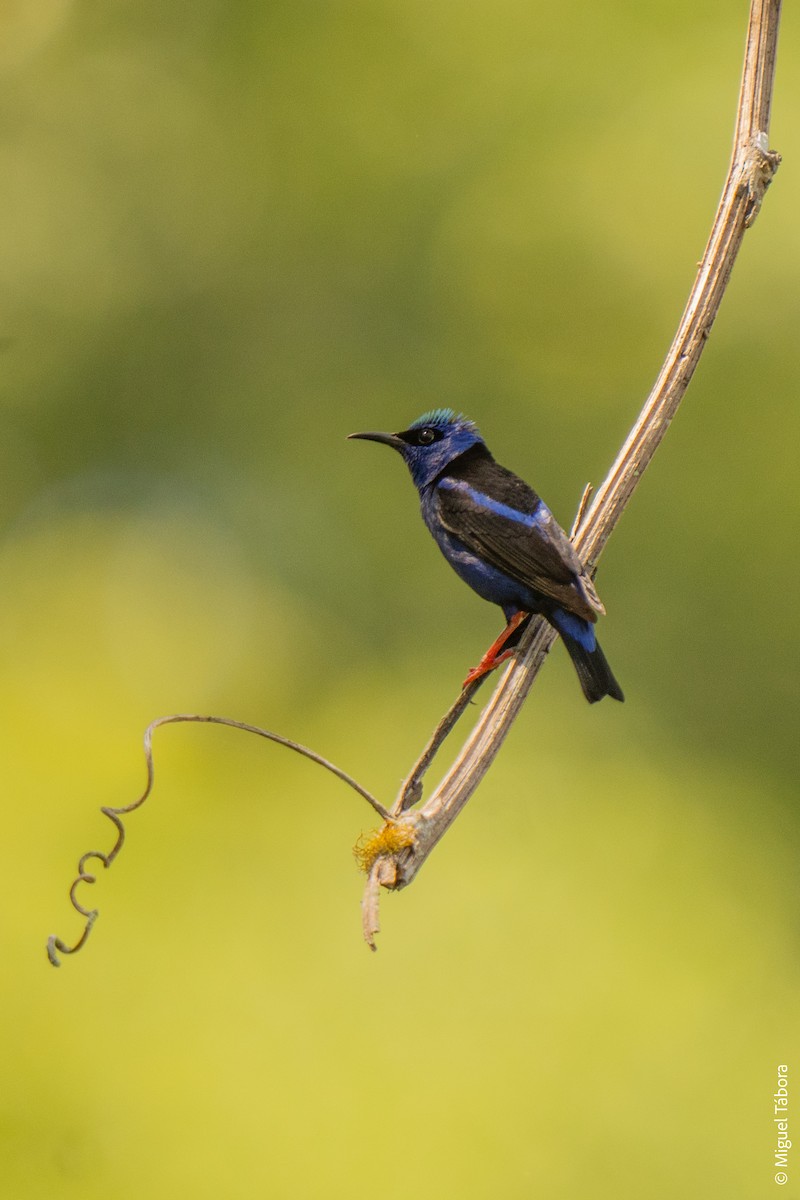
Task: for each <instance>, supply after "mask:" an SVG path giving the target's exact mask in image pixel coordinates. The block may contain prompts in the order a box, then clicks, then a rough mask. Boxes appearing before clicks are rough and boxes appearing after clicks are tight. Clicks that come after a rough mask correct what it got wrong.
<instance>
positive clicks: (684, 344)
mask: <svg viewBox="0 0 800 1200" xmlns="http://www.w3.org/2000/svg"><path fill="white" fill-rule="evenodd" d="M780 7H781V6H780V0H753V2H752V5H751V9H750V20H749V25H748V31H747V43H746V51H745V65H744V74H743V78H742V84H741V89H740V93H739V106H738V111H737V117H736V133H735V137H734V146H733V155H732V158H731V165H730V168H729V171H728V175H727V178H726V180H725V186H724V188H723V191H722V197H721V199H720V202H719V207H718V209H717V214H716V217H715V219H714V224H713V227H712V230H711V236H710V237H709V240H708V245H707V246H706V250H705V253H704V255H703V259H702V262H701V263H700V267H699V270H698V273H697V277H696V279H695V283H694V286H693V288H692V291H691V294H690V296H689V301H688V303H687V305H686V309H685V311H684V314H683V317H682V318H681V322H680V325H679V327H678V331H677V333H676V335H675V338H674V340H673V342H672V345H671V346H670V348H669V353H668V354H667V357H666V359H665V362H664V365H663V367H662V369H661V373H660V375H659V377H658V379H657V381H656V383H655V386H654V388H653V390H652V392H651V394H650V396H649V397H648V399H647V402H646V404H645V406H644V408H643V409H642V412H641V414H640V416H639V419H638V420H637V422H636V424H635V425H634V427H633V429H632V430H631V432H630V435H629V436H628V439H627V441H626V442H625V445H624V446H623V447H622V449H621V450H620V452H619V455H618V456H617V460H616V462H615V463H614V465H613V466H612V468H611V470H610V471H609V473H608V476H607V477H606V479H605V481H604V483H603V484H602V486H601V487H600V488H599V489H598V491H597V493H596V494H595V496H594V499H593V500H592V501H591V503H589V497H590V490H589V489H587V491H586V492H585V493H584V496H583V498H582V500H581V505H580V508H579V511H578V515H577V517H576V520H575V527H574V528H573V534H572V540H573V543H574V545H575V547H576V549H577V550H578V552H579V554H580V555H581V557H582V559H583V561H584V562H585V563H586V564H587V566H588V567H589V569H590V570H594V568H595V566H596V564H597V560H598V558H599V557H600V554H601V552H602V550H603V548H604V546H605V544H606V542H607V541H608V538H609V536H610V535H611V532H612V531H613V529H614V527H615V526H616V524H617V522H618V521H619V518H620V516H621V515H622V512H623V510H624V508H625V506H626V504H627V503H628V501H629V499H630V497H631V495H632V494H633V492H634V490H635V488H636V486H637V485H638V483H639V482H640V480H641V477H642V475H643V473H644V471H645V469H646V467H647V465H648V463H649V462H650V460H651V458H652V457H653V454H654V453H655V451H656V449H657V448H658V446H659V444H660V442H661V440H662V438H663V437H664V434H665V433H666V431H667V429H668V428H669V424H670V422H671V420H672V418H673V417H674V415H675V413H676V411H677V409H678V406H679V404H680V402H681V400H682V398H683V395H684V392H685V391H686V388H687V386H688V384H689V381H690V379H691V377H692V375H693V373H694V369H695V367H696V366H697V363H698V360H699V358H700V355H701V353H702V351H703V347H704V345H705V341H706V338H707V337H708V333H709V330H710V329H711V326H712V324H713V322H714V318H715V317H716V315H717V312H718V310H719V306H720V303H721V301H722V296H723V294H724V292H725V288H726V286H727V283H728V279H729V277H730V273H731V270H732V268H733V264H734V262H735V260H736V255H737V254H738V251H739V247H740V246H741V243H742V239H743V237H744V234H745V231H746V230H747V229H748V228H749V227H750V226H751V225H752V223H753V221H754V220H755V218H756V216H757V215H758V212H759V209H760V207H761V202H762V199H763V196H764V192H765V191H766V189H767V187H768V186H769V183H770V181H771V180H772V177H773V175H774V174H775V171H776V170H777V168H778V165H779V163H780V156H779V155H777V154H775V153H774V152H772V151H770V150H769V149H768V145H769V141H768V131H769V118H770V108H771V103H772V88H773V80H774V71H775V51H776V46H777V38H778V21H779V16H780ZM555 638H556V634H555V631H554V630H553V629H552V627H551V626H550V625H548V624H547V623H546V622H545V621H544V620H543V619H542V618H539V617H537V618H534V619H533V620H532V621H531V622H530V624H529V626H528V628H527V629H526V630H525V632H524V634H523V635H522V638H521V640H520V645H519V650H518V654H517V659H516V661H515V662H513V663H512V664H511V665H510V666H509V667H508V668H507V670H506V671H505V673H504V675H503V676H502V678H501V680H500V683H499V684H498V686H497V687H496V689H495V691H494V693H493V694H492V696H491V698H490V700H489V702H488V704H487V705H486V707H485V708H484V710H483V712H482V713H481V715H480V717H479V719H478V722H477V724H476V725H475V727H474V729H473V731H472V733H471V734H470V736H469V738H468V739H467V741H466V742H465V744H464V746H463V747H462V749H461V751H460V752H459V754H458V756H457V758H456V759H455V761H454V763H453V764H452V766H451V767H450V770H449V771H448V772H447V774H446V775H445V777H444V779H442V781H441V783H440V784H439V786H438V787H437V788H436V789H435V791H434V792H433V793H432V794H431V796H430V798H429V799H428V800H427V801H426V802H425V803H424V804H423V805H421V806H420V807H419V808H414V807H413V806H414V805H416V804H418V802H419V801H420V799H421V797H422V788H423V778H424V776H425V773H426V772H427V770H428V768H429V767H430V765H431V763H432V762H433V759H434V757H435V756H436V754H437V753H438V751H439V749H440V748H441V746H442V744H443V743H444V741H445V739H446V738H447V737H448V736H449V734H450V733H451V732H452V730H453V729H454V727H455V725H456V724H457V722H458V720H459V719H460V717H461V716H462V715H463V714H464V712H465V711H466V709H467V707H468V705H469V702H470V700H471V699H472V697H473V695H474V694H475V692H476V691H477V689H478V687H479V686H480V683H481V681H478V682H476V683H474V684H471V685H470V686H469V687H467V688H465V689H464V690H463V691H462V692H461V694H460V695H459V697H458V699H457V700H456V702H455V703H454V704H453V706H452V707H451V708H450V710H449V711H448V712H447V713H446V714H445V715H444V717H443V718H442V720H441V721H440V722H439V724H438V725H437V727H436V729H435V730H434V732H433V734H432V736H431V738H430V740H429V742H428V744H427V746H426V747H425V749H424V751H423V753H422V755H421V756H420V758H419V759H418V761H417V763H416V764H415V765H414V767H413V769H412V771H411V772H410V774H409V776H408V778H407V779H406V782H405V783H404V785H403V787H402V788H401V789H400V793H399V795H398V797H397V799H396V801H395V803H394V805H393V807H392V809H391V811H387V809H385V808H384V807H383V805H382V804H380V803H379V802H378V801H377V800H376V799H375V798H374V797H373V796H372V795H371V794H370V793H369V792H368V791H367V790H366V789H365V788H363V787H362V786H361V784H359V783H357V782H356V780H355V779H353V778H352V777H351V776H350V775H348V774H347V772H345V771H343V770H341V768H339V767H337V766H335V765H334V764H333V763H331V762H329V761H328V760H327V759H324V758H322V757H321V756H320V755H318V754H317V753H316V752H315V751H313V750H309V749H307V748H306V747H305V746H301V745H299V744H298V743H296V742H292V741H290V740H289V739H288V738H284V737H282V736H281V735H279V734H276V733H272V732H271V731H269V730H265V729H261V728H260V727H258V726H255V725H247V724H245V723H244V722H241V721H236V720H233V719H231V718H227V717H213V716H199V715H193V714H176V715H173V716H169V717H160V718H159V719H158V720H156V721H153V722H152V723H151V724H150V725H149V726H148V728H147V730H146V732H145V758H146V764H147V786H146V788H145V790H144V792H143V794H142V795H141V796H140V797H139V799H138V800H135V801H134V802H133V803H132V804H129V805H126V806H124V807H122V808H111V807H104V808H103V809H102V810H101V811H102V812H103V813H104V815H105V816H107V817H108V818H109V820H110V821H111V822H112V824H113V825H114V827H115V829H116V831H117V837H116V841H115V843H114V845H113V847H112V848H111V850H109V851H106V852H103V851H97V850H93V851H89V852H88V853H87V854H84V855H83V856H82V858H81V859H80V862H79V864H78V875H77V877H76V879H75V881H74V882H73V884H72V887H71V889H70V898H71V900H72V904H73V906H74V908H75V909H76V911H77V912H78V913H79V914H80V915H81V916H82V917H83V919H84V930H83V933H82V934H81V936H80V937H79V939H78V940H77V941H76V942H75V943H73V945H71V946H70V945H68V944H67V943H65V942H63V941H62V940H61V939H60V938H57V937H55V936H53V937H51V938H50V939H49V941H48V955H49V957H50V961H51V962H52V963H53V964H54V966H58V965H59V959H58V955H59V954H72V953H74V952H75V951H76V950H79V949H80V948H81V946H83V945H84V943H85V942H86V939H87V937H88V936H89V933H90V932H91V929H92V927H93V925H94V922H95V920H96V918H97V910H96V909H87V908H85V907H84V906H83V905H81V903H80V902H79V901H78V899H77V897H76V888H78V886H79V885H80V884H92V883H94V882H95V875H94V874H93V873H92V872H91V871H90V870H89V869H88V867H89V863H90V862H91V861H92V860H95V861H96V862H99V863H100V864H101V865H102V866H103V867H109V866H110V865H111V863H112V862H113V861H114V860H115V859H116V857H117V855H118V854H119V852H120V850H121V849H122V846H123V843H124V838H125V828H124V825H123V821H122V817H123V816H127V815H128V814H129V813H132V812H133V811H134V810H135V809H137V808H139V807H140V805H142V804H143V803H144V801H145V800H146V799H147V797H148V796H149V795H150V792H151V790H152V787H153V757H152V746H151V741H152V735H153V732H154V731H155V729H157V728H158V727H159V726H161V725H167V724H173V723H179V722H202V723H210V724H217V725H227V726H231V727H233V728H236V729H241V730H244V731H245V732H248V733H253V734H256V735H257V736H259V737H262V738H266V739H268V740H270V741H273V742H277V743H278V744H280V745H283V746H285V747H287V748H288V749H291V750H294V751H296V752H298V753H299V754H301V755H303V756H305V757H306V758H310V759H311V760H312V761H313V762H315V763H317V765H319V766H322V767H324V768H326V769H327V770H329V771H331V772H332V773H333V774H334V775H336V776H337V777H338V778H339V779H341V780H342V781H343V782H345V783H347V784H348V785H349V786H350V787H351V788H353V789H354V790H355V791H356V792H358V793H359V795H360V796H362V797H363V799H365V800H366V801H367V802H368V803H369V804H370V805H371V806H372V807H373V808H374V809H375V811H376V812H377V813H378V814H379V816H381V817H382V818H383V819H384V825H383V827H382V829H380V830H379V831H378V832H377V833H376V834H374V835H373V836H372V837H371V838H367V839H365V840H362V842H361V843H360V844H359V846H358V847H357V857H358V859H359V861H360V862H361V864H362V866H363V868H364V870H365V871H366V873H367V883H366V888H365V892H364V899H363V901H362V914H363V928H364V936H365V938H366V941H367V943H368V944H369V945H370V946H371V947H372V949H375V934H376V933H377V932H378V929H379V924H378V903H379V897H380V889H381V887H385V888H388V889H391V890H396V889H399V888H403V887H406V886H407V885H408V884H409V883H410V882H411V881H412V879H413V878H414V877H415V875H416V874H417V872H418V871H419V869H420V867H421V866H422V864H423V863H424V862H425V860H426V859H427V857H428V855H429V854H430V852H431V850H432V849H433V847H434V846H435V845H436V843H437V842H438V841H439V840H440V839H441V838H442V837H443V836H444V834H445V833H446V831H447V830H448V829H449V827H450V825H452V823H453V821H454V820H455V818H456V817H457V816H458V814H459V813H460V812H461V810H462V809H463V807H464V805H465V804H466V803H467V801H468V800H469V798H470V797H471V796H472V794H473V793H474V791H475V789H476V788H477V787H478V784H479V783H480V782H481V780H482V779H483V776H484V775H485V774H486V772H487V771H488V769H489V767H490V766H491V764H492V762H493V761H494V759H495V757H496V755H497V753H498V751H499V750H500V747H501V746H502V744H503V741H504V740H505V737H506V735H507V734H508V732H509V730H510V728H511V725H512V724H513V722H514V720H515V718H516V716H517V714H518V713H519V710H520V707H521V705H522V703H523V701H524V700H525V697H526V696H527V694H528V692H529V691H530V688H531V686H532V684H533V681H534V679H535V678H536V676H537V674H538V672H539V668H540V667H541V665H542V663H543V661H544V659H545V657H546V655H547V653H548V651H549V649H550V647H551V645H552V644H553V642H554V641H555Z"/></svg>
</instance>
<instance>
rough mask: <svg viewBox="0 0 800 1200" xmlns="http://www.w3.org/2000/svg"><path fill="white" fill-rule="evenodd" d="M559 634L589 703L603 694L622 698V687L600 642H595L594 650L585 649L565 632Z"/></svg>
mask: <svg viewBox="0 0 800 1200" xmlns="http://www.w3.org/2000/svg"><path fill="white" fill-rule="evenodd" d="M561 636H562V640H563V642H564V645H565V646H566V647H567V650H568V651H569V656H570V658H571V659H572V664H573V666H574V667H575V670H576V671H577V673H578V679H579V680H580V684H581V687H582V688H583V694H584V696H585V697H586V699H587V700H588V701H589V703H590V704H594V703H595V701H596V700H602V699H603V696H611V697H612V699H614V700H624V699H625V697H624V696H623V694H622V688H621V687H620V686H619V684H618V683H617V681H616V679H615V678H614V676H613V674H612V672H611V667H610V666H609V665H608V663H607V662H606V656H605V654H603V651H602V650H601V649H600V644H599V643H595V648H594V650H585V649H584V647H583V646H582V645H581V644H580V642H577V641H575V639H574V638H571V637H569V636H568V635H566V634H562V635H561Z"/></svg>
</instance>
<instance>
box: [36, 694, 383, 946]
mask: <svg viewBox="0 0 800 1200" xmlns="http://www.w3.org/2000/svg"><path fill="white" fill-rule="evenodd" d="M185 722H196V723H197V722H199V723H200V724H205V725H227V726H229V727H230V728H231V729H242V730H244V732H245V733H254V734H256V736H257V737H262V738H266V739H267V741H269V742H277V743H278V745H279V746H286V748H287V749H288V750H294V751H296V752H297V753H298V754H302V755H303V757H304V758H309V759H311V761H312V762H314V763H317V765H318V766H320V767H324V768H325V770H326V771H330V772H331V773H332V774H333V775H335V776H336V777H337V779H341V780H342V781H343V782H344V783H346V784H348V785H349V786H350V787H351V788H352V789H353V791H355V792H358V794H359V796H362V797H363V798H364V800H366V801H367V803H368V804H371V805H372V807H373V808H374V809H375V811H376V813H377V814H378V815H379V816H380V817H382V818H383V819H384V820H389V819H390V814H389V812H388V810H387V809H385V808H384V807H383V805H382V804H381V803H380V802H379V801H378V800H376V799H375V797H374V796H372V795H371V794H370V793H369V792H368V791H367V790H366V788H363V787H362V786H361V784H360V783H358V781H357V780H355V779H353V777H352V776H351V775H348V774H347V772H346V771H343V770H342V769H341V767H337V766H336V765H335V763H332V762H329V761H328V759H327V758H323V757H322V755H321V754H317V753H316V752H315V751H314V750H309V749H308V747H307V746H301V745H300V743H299V742H293V741H291V740H290V739H289V738H285V737H282V736H281V735H280V734H279V733H273V732H271V730H269V729H261V728H260V726H258V725H247V724H245V722H244V721H234V720H233V719H232V718H230V717H208V716H199V715H197V714H195V713H174V714H172V715H171V716H169V717H157V718H156V720H155V721H151V722H150V724H149V725H148V726H147V729H146V730H145V733H144V755H145V762H146V764H147V785H146V787H145V789H144V791H143V792H142V794H141V796H140V797H139V798H138V800H134V801H133V803H132V804H126V805H124V806H123V807H122V808H111V807H109V806H107V805H106V806H104V807H103V808H101V809H100V812H101V813H102V814H103V815H104V816H106V817H108V819H109V821H110V822H111V824H112V825H113V826H114V828H115V829H116V831H117V840H116V841H115V842H114V845H113V846H112V848H111V849H110V850H109V851H108V852H107V853H103V851H102V850H87V852H86V853H85V854H84V855H82V857H81V859H80V861H79V862H78V874H77V876H76V878H75V879H74V880H73V882H72V886H71V887H70V889H69V898H70V902H71V903H72V907H73V908H74V909H75V911H76V912H78V913H80V915H81V916H82V917H83V918H84V921H85V924H84V928H83V933H82V934H81V935H80V937H79V938H78V940H77V941H76V942H75V943H74V944H73V945H71V946H69V945H67V943H66V942H63V941H62V940H61V938H59V937H56V935H55V934H52V935H51V936H50V937H49V938H48V939H47V957H48V958H49V959H50V962H51V963H52V964H53V966H54V967H60V966H61V963H60V961H59V957H58V956H59V954H74V953H75V952H76V950H80V948H81V946H83V945H84V943H85V942H86V940H87V938H88V937H89V934H90V933H91V932H92V927H93V926H94V923H95V921H96V920H97V917H98V915H99V914H98V909H96V908H91V909H90V908H85V907H84V906H83V905H82V904H81V902H80V901H79V900H78V898H77V896H76V894H75V892H76V889H77V887H78V885H79V884H81V883H95V882H96V879H97V876H96V875H95V874H93V873H92V872H91V871H89V870H88V869H87V864H88V863H89V862H90V861H91V860H92V859H96V860H97V861H98V862H99V863H101V864H102V866H103V867H106V868H107V867H110V866H111V864H112V863H113V861H114V859H115V858H116V857H117V855H118V854H119V852H120V850H121V849H122V847H123V846H124V844H125V825H124V823H123V820H122V818H123V817H125V816H127V815H128V813H132V812H135V811H136V809H137V808H140V807H141V805H142V804H144V802H145V800H146V799H147V798H148V796H149V795H150V793H151V791H152V790H153V779H154V774H155V768H154V765H153V745H152V743H153V734H154V733H155V731H156V730H157V729H158V728H160V726H162V725H177V724H181V723H185Z"/></svg>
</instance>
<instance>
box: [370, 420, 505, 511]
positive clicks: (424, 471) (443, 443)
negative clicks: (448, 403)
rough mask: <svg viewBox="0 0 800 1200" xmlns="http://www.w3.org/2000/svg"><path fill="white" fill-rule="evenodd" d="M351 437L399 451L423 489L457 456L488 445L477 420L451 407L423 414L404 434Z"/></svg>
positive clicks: (419, 486) (418, 484)
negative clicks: (485, 444) (484, 441)
mask: <svg viewBox="0 0 800 1200" xmlns="http://www.w3.org/2000/svg"><path fill="white" fill-rule="evenodd" d="M350 437H351V438H363V439H364V441H367V442H383V443H384V445H386V446H392V447H394V449H395V450H398V451H399V452H400V454H402V456H403V458H404V460H405V463H406V466H407V467H408V469H409V471H410V472H411V477H412V479H413V480H414V483H415V484H416V485H417V487H418V488H419V489H420V491H421V490H422V488H424V487H427V485H428V484H429V483H433V481H434V479H436V477H437V475H440V474H441V473H442V471H443V470H444V469H445V467H446V466H447V465H448V464H449V463H451V462H452V461H453V459H454V458H458V456H459V455H460V454H463V453H464V451H465V450H469V449H470V447H471V446H476V445H481V446H482V445H483V444H484V443H483V438H482V437H481V435H480V433H479V432H478V427H477V425H476V424H475V423H474V421H470V420H469V419H468V418H467V417H464V416H457V415H456V414H455V413H454V412H453V410H452V409H451V408H435V409H433V411H432V412H426V413H423V415H422V416H421V417H420V418H419V419H418V420H416V421H415V422H414V424H413V425H410V426H409V427H408V429H404V430H403V431H402V433H351V434H350Z"/></svg>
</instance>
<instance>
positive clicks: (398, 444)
mask: <svg viewBox="0 0 800 1200" xmlns="http://www.w3.org/2000/svg"><path fill="white" fill-rule="evenodd" d="M347 436H348V438H361V440H362V441H364V442H383V443H384V445H386V446H393V447H394V449H395V450H402V448H403V446H404V445H405V442H404V441H403V439H402V438H399V437H398V436H397V434H396V433H349V434H348V435H347Z"/></svg>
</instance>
